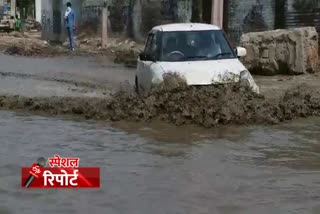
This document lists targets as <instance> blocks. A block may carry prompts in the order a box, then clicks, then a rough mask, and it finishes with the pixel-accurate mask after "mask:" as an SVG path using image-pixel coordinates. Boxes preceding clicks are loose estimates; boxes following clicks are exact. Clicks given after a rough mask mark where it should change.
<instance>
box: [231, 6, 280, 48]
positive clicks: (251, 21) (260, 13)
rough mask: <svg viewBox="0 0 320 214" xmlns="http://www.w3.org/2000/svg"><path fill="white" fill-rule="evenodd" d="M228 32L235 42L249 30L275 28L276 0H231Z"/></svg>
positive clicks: (256, 30)
mask: <svg viewBox="0 0 320 214" xmlns="http://www.w3.org/2000/svg"><path fill="white" fill-rule="evenodd" d="M228 12H229V13H228V14H229V18H228V19H229V22H228V34H229V37H230V38H231V40H232V42H233V43H238V42H239V39H240V36H241V35H242V34H243V33H247V32H258V31H264V30H272V29H274V20H275V0H243V1H239V0H229V11H228Z"/></svg>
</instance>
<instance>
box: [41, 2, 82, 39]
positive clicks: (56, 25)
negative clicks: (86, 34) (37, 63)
mask: <svg viewBox="0 0 320 214" xmlns="http://www.w3.org/2000/svg"><path fill="white" fill-rule="evenodd" d="M67 2H71V3H72V8H73V10H74V11H75V16H76V25H79V23H80V20H81V6H82V4H81V0H42V2H41V15H42V17H41V24H42V38H43V39H45V40H50V41H57V42H64V41H65V39H66V30H65V24H64V12H65V10H66V4H67Z"/></svg>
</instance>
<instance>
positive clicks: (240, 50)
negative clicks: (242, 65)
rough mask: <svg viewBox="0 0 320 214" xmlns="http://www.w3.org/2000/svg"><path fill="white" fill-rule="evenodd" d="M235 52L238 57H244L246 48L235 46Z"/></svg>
mask: <svg viewBox="0 0 320 214" xmlns="http://www.w3.org/2000/svg"><path fill="white" fill-rule="evenodd" d="M235 52H236V54H237V56H238V57H239V58H240V57H245V56H246V55H247V50H246V49H245V48H243V47H237V48H236V49H235Z"/></svg>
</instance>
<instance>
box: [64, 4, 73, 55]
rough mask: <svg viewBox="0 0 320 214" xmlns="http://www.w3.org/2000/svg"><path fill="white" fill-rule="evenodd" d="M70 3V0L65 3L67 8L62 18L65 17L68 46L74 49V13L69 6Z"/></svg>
mask: <svg viewBox="0 0 320 214" xmlns="http://www.w3.org/2000/svg"><path fill="white" fill-rule="evenodd" d="M71 7H72V5H71V3H70V2H68V3H67V10H66V12H65V14H64V19H65V23H66V26H67V32H68V37H69V44H70V46H69V48H70V50H72V51H74V38H73V36H74V29H75V15H74V11H73V9H72V8H71Z"/></svg>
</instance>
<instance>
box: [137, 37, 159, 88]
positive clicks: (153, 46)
mask: <svg viewBox="0 0 320 214" xmlns="http://www.w3.org/2000/svg"><path fill="white" fill-rule="evenodd" d="M156 50H157V43H156V34H155V32H151V33H149V35H148V38H147V42H146V46H145V49H144V53H146V54H148V55H150V56H153V57H154V59H156V58H157V57H156ZM154 63H155V62H154V61H142V60H139V62H138V72H139V73H138V75H137V76H138V81H139V84H140V86H141V87H142V88H143V89H144V90H149V89H150V86H151V81H152V78H153V77H152V71H151V67H152V64H154Z"/></svg>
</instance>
